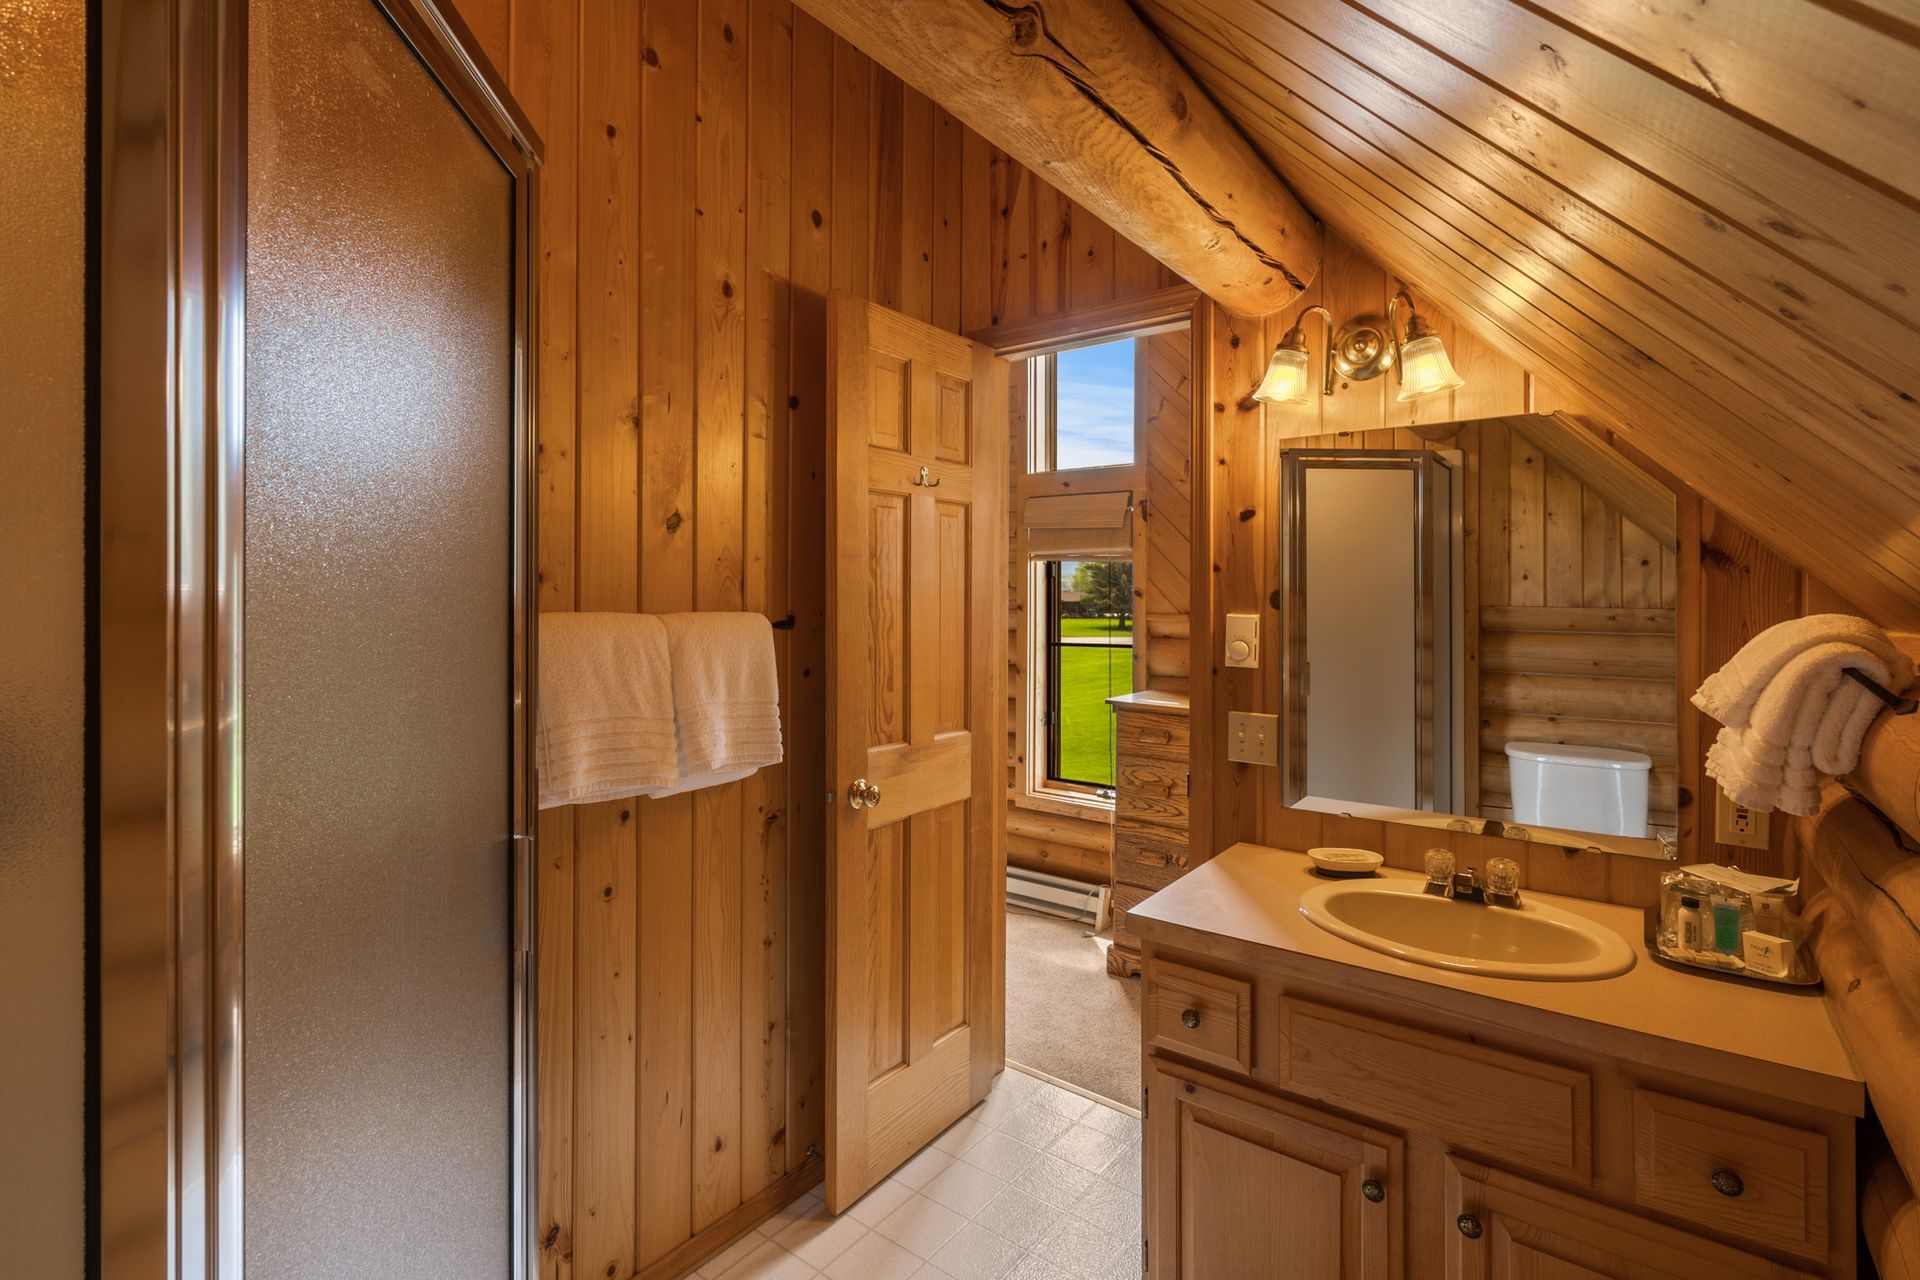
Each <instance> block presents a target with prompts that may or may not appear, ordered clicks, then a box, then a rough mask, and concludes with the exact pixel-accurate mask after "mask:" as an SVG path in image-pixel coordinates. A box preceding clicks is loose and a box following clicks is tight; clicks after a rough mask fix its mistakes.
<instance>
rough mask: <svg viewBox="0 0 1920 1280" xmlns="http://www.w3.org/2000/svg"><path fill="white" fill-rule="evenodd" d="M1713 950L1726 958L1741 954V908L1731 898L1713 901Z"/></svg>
mask: <svg viewBox="0 0 1920 1280" xmlns="http://www.w3.org/2000/svg"><path fill="white" fill-rule="evenodd" d="M1713 949H1714V950H1715V951H1718V952H1719V953H1720V954H1721V955H1725V956H1737V955H1739V954H1740V907H1739V905H1738V904H1737V903H1735V902H1734V901H1733V899H1731V898H1715V899H1714V900H1713Z"/></svg>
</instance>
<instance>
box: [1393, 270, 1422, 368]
mask: <svg viewBox="0 0 1920 1280" xmlns="http://www.w3.org/2000/svg"><path fill="white" fill-rule="evenodd" d="M1402 298H1405V299H1406V300H1407V324H1408V325H1409V326H1411V325H1412V324H1413V322H1414V317H1415V316H1416V315H1418V314H1419V313H1418V312H1417V311H1416V310H1415V308H1414V305H1413V295H1412V294H1410V293H1408V292H1407V291H1406V290H1405V289H1400V290H1397V291H1396V292H1395V293H1394V295H1393V297H1391V298H1389V299H1387V340H1388V341H1390V342H1392V343H1393V381H1394V384H1395V385H1396V386H1403V385H1405V378H1406V368H1407V366H1406V361H1404V360H1403V359H1401V351H1400V317H1399V309H1400V299H1402Z"/></svg>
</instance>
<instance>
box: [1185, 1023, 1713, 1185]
mask: <svg viewBox="0 0 1920 1280" xmlns="http://www.w3.org/2000/svg"><path fill="white" fill-rule="evenodd" d="M1180 1025H1182V1026H1184V1027H1185V1028H1186V1029H1187V1030H1189V1031H1192V1030H1194V1029H1195V1028H1197V1027H1198V1026H1199V1025H1200V1014H1199V1012H1198V1011H1197V1010H1194V1009H1182V1010H1181V1011H1180ZM1716 1176H1717V1175H1716Z"/></svg>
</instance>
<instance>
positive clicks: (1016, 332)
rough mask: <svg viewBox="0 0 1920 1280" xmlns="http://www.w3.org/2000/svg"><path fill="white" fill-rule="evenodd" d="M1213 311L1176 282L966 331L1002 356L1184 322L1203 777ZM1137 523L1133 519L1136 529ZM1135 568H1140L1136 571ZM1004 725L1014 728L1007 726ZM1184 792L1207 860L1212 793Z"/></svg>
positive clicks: (1192, 761)
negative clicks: (1190, 386) (1188, 367)
mask: <svg viewBox="0 0 1920 1280" xmlns="http://www.w3.org/2000/svg"><path fill="white" fill-rule="evenodd" d="M1214 310H1215V307H1214V303H1213V302H1212V300H1210V299H1209V298H1208V297H1207V296H1206V295H1205V294H1203V293H1201V292H1200V291H1199V290H1198V289H1196V288H1194V287H1193V286H1192V285H1190V284H1178V285H1174V286H1172V287H1170V288H1166V289H1160V290H1156V291H1155V292H1153V293H1147V294H1141V295H1140V296H1138V297H1135V298H1127V299H1122V300H1120V301H1117V302H1109V303H1103V304H1101V305H1099V306H1095V307H1086V308H1082V309H1080V310H1077V311H1070V312H1062V313H1060V314H1057V315H1050V316H1040V317H1036V318H1035V319H1032V320H1023V321H1019V322H1017V323H1014V324H1003V325H997V326H992V327H989V328H985V329H976V330H974V331H973V332H972V333H970V334H968V335H967V336H968V337H969V338H971V339H972V340H973V341H975V342H978V343H981V344H983V345H985V346H988V347H991V348H993V352H994V354H995V355H997V356H999V357H1000V358H1001V359H1003V360H1017V359H1021V358H1024V357H1026V356H1032V355H1036V354H1039V353H1041V352H1044V351H1049V350H1053V349H1055V348H1058V347H1061V346H1063V345H1069V344H1078V343H1083V342H1097V341H1100V340H1102V339H1113V338H1119V337H1124V336H1126V335H1128V334H1137V333H1140V332H1141V331H1142V330H1148V331H1152V330H1155V329H1157V328H1160V327H1166V328H1172V327H1174V326H1176V325H1181V324H1184V325H1185V326H1186V327H1187V333H1188V335H1189V337H1188V344H1189V354H1190V359H1191V363H1192V373H1191V377H1192V379H1193V393H1192V395H1191V396H1189V397H1188V401H1189V413H1190V422H1189V426H1188V434H1187V456H1188V459H1189V460H1190V468H1191V472H1190V474H1191V477H1192V493H1191V499H1190V501H1191V508H1190V509H1191V512H1192V515H1191V516H1190V518H1189V522H1188V523H1189V526H1190V527H1189V530H1188V532H1189V535H1190V536H1191V538H1192V544H1191V545H1192V552H1191V558H1190V560H1189V563H1188V572H1189V574H1190V580H1191V582H1192V583H1193V586H1192V589H1191V592H1192V593H1191V596H1190V598H1189V600H1188V605H1187V610H1188V618H1189V635H1188V640H1187V644H1188V671H1189V681H1188V683H1189V689H1190V692H1189V701H1190V705H1191V708H1192V711H1191V717H1192V723H1193V724H1194V725H1196V726H1199V727H1198V728H1196V729H1195V730H1194V731H1193V733H1192V734H1191V741H1192V745H1191V746H1190V747H1189V748H1188V769H1189V770H1190V772H1191V773H1192V774H1195V775H1198V776H1200V777H1211V776H1212V763H1213V754H1214V750H1213V748H1214V743H1213V736H1212V734H1211V733H1209V732H1208V731H1207V726H1209V725H1210V724H1211V723H1212V707H1213V690H1212V681H1211V679H1210V676H1211V671H1210V668H1209V667H1208V666H1207V655H1208V654H1210V653H1212V652H1213V631H1214V624H1213V597H1214V592H1213V576H1214V575H1213V542H1212V537H1213V521H1212V518H1211V516H1210V515H1209V514H1208V513H1209V505H1208V503H1209V500H1210V495H1211V492H1212V484H1211V480H1212V475H1211V468H1209V467H1207V466H1204V465H1202V462H1203V460H1204V459H1206V458H1207V457H1209V456H1210V450H1211V449H1212V440H1213V416H1214V415H1213V357H1212V352H1213V333H1214ZM1134 463H1135V467H1136V469H1137V470H1136V474H1138V475H1140V476H1142V477H1144V474H1145V467H1146V459H1145V458H1144V457H1136V458H1135V460H1134ZM1015 465H1018V466H1020V467H1021V468H1022V470H1023V471H1024V468H1025V459H1024V458H1017V459H1014V458H1010V459H1009V460H1008V466H1009V469H1010V470H1011V468H1012V467H1013V466H1015ZM1083 474H1085V473H1083ZM1138 527H1139V525H1138V522H1136V528H1138ZM1014 536H1015V540H1016V547H1015V550H1016V552H1018V553H1019V559H1020V562H1021V563H1022V564H1024V563H1025V560H1026V556H1025V546H1024V530H1020V531H1016V532H1015V535H1014ZM1141 563H1144V558H1142V559H1139V560H1137V561H1136V564H1141ZM1136 572H1138V570H1137V569H1136ZM1030 613H1031V610H1028V611H1026V613H1023V615H1022V619H1021V636H1020V643H1021V648H1022V651H1023V652H1026V651H1029V650H1030V649H1031V647H1032V645H1031V635H1030V632H1031V628H1030V627H1029V626H1028V625H1027V617H1028V615H1029V614H1030ZM1028 711H1029V708H1027V706H1026V699H1025V698H1024V696H1023V697H1022V699H1021V714H1022V716H1023V718H1026V717H1027V714H1028ZM1009 728H1010V729H1011V728H1012V726H1009ZM1025 736H1026V735H1025V734H1024V733H1023V735H1022V738H1023V741H1022V745H1023V747H1024V746H1026V745H1027V744H1026V742H1025V741H1024V739H1025ZM1189 790H1190V792H1191V795H1190V797H1189V800H1188V822H1189V828H1188V847H1189V848H1190V849H1192V850H1194V851H1196V854H1195V856H1196V857H1197V858H1199V859H1204V858H1208V857H1211V856H1212V855H1213V854H1214V852H1215V850H1214V848H1213V845H1212V844H1211V843H1210V841H1211V839H1212V797H1211V793H1210V791H1209V790H1208V789H1207V788H1205V787H1195V788H1190V789H1189ZM1015 807H1019V806H1018V805H1016V806H1015Z"/></svg>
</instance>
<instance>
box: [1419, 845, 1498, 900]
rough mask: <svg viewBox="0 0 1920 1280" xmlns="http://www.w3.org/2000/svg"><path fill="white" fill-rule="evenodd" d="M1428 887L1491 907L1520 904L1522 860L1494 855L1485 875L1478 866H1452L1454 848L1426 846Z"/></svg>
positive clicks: (1441, 894)
mask: <svg viewBox="0 0 1920 1280" xmlns="http://www.w3.org/2000/svg"><path fill="white" fill-rule="evenodd" d="M1426 891H1427V892H1428V893H1430V894H1432V895H1434V896H1435V897H1436V898H1452V899H1453V900H1454V901H1455V902H1472V903H1476V904H1479V905H1482V906H1491V907H1518V906H1519V905H1520V864H1519V863H1517V862H1515V861H1514V860H1513V859H1512V858H1495V859H1493V860H1492V861H1491V862H1489V863H1487V874H1486V877H1485V878H1484V879H1483V878H1482V877H1481V875H1480V871H1479V869H1478V868H1477V867H1468V868H1467V869H1466V870H1464V871H1455V870H1454V869H1453V851H1452V850H1450V849H1429V850H1427V884H1426Z"/></svg>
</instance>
